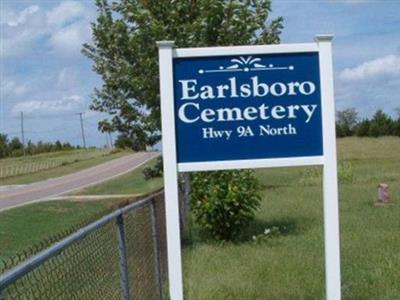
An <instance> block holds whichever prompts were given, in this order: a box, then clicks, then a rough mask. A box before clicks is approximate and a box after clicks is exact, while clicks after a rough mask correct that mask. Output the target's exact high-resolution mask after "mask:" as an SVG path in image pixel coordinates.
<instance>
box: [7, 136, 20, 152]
mask: <svg viewBox="0 0 400 300" xmlns="http://www.w3.org/2000/svg"><path fill="white" fill-rule="evenodd" d="M23 147H24V146H23V145H22V143H21V141H20V140H19V138H17V137H15V138H13V139H12V140H11V142H10V143H9V144H8V149H9V150H10V152H11V153H15V154H17V153H18V152H19V151H22V149H23Z"/></svg>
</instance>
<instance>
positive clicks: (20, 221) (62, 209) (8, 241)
mask: <svg viewBox="0 0 400 300" xmlns="http://www.w3.org/2000/svg"><path fill="white" fill-rule="evenodd" d="M154 163H155V159H153V160H151V161H149V162H147V163H146V164H144V165H142V166H141V167H139V168H138V169H136V170H134V171H132V172H129V173H127V174H125V175H122V176H119V177H117V178H115V179H112V180H110V181H108V182H105V183H101V184H99V185H96V186H93V187H91V188H88V189H85V190H83V191H82V195H89V194H96V195H102V194H108V195H110V194H135V195H138V194H147V193H150V192H154V191H156V190H158V189H160V188H161V187H162V179H160V178H156V179H152V180H149V181H146V180H145V179H144V177H143V174H142V170H143V168H145V167H146V166H150V165H154ZM78 194H80V193H78ZM131 198H132V197H127V198H110V199H102V200H85V199H80V200H57V201H47V202H40V203H34V204H28V205H25V206H21V207H16V208H13V209H9V210H6V211H3V212H0V259H1V258H3V259H4V258H7V257H11V256H13V255H15V254H16V253H18V252H20V251H22V250H24V249H27V248H29V247H30V246H32V245H35V244H36V243H38V242H41V241H43V240H46V239H47V238H49V237H50V236H52V235H55V234H59V233H60V232H63V231H65V230H68V229H70V228H73V227H75V226H77V225H79V224H81V223H82V222H87V221H89V220H94V219H97V218H99V217H101V216H102V215H104V214H106V213H108V212H110V211H112V210H113V209H115V208H117V207H118V206H119V205H120V204H123V203H126V201H127V200H129V199H131Z"/></svg>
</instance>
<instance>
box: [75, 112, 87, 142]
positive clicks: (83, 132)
mask: <svg viewBox="0 0 400 300" xmlns="http://www.w3.org/2000/svg"><path fill="white" fill-rule="evenodd" d="M77 114H78V115H79V118H80V120H81V132H82V141H83V148H85V149H86V139H85V131H84V130H83V119H82V115H83V113H77Z"/></svg>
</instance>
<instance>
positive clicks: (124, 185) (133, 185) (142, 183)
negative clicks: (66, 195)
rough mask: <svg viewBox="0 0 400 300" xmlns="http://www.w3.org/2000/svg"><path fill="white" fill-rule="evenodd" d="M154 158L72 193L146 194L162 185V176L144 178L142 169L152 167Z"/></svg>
mask: <svg viewBox="0 0 400 300" xmlns="http://www.w3.org/2000/svg"><path fill="white" fill-rule="evenodd" d="M155 163H156V159H152V160H151V161H149V162H147V163H146V164H143V165H142V166H140V167H139V168H136V169H135V170H133V171H131V172H129V173H127V174H124V175H121V176H118V177H117V178H114V179H111V180H109V181H106V182H103V183H100V184H98V185H94V186H91V187H88V188H85V189H82V190H80V191H77V192H75V193H74V195H115V194H138V193H140V194H147V193H150V192H154V191H156V190H159V189H161V188H162V186H163V180H162V178H154V179H151V180H146V179H145V178H144V176H143V169H144V168H146V167H152V166H154V164H155Z"/></svg>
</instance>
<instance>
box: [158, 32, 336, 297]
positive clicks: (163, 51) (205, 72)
mask: <svg viewBox="0 0 400 300" xmlns="http://www.w3.org/2000/svg"><path fill="white" fill-rule="evenodd" d="M332 38H333V36H332V35H318V36H317V37H316V42H315V43H308V44H281V45H260V46H233V47H210V48H181V49H175V48H174V42H172V41H161V42H157V45H158V47H159V60H160V94H161V121H162V138H163V161H164V187H165V199H166V226H167V251H168V275H169V292H170V298H171V299H172V300H181V299H183V282H182V262H181V244H180V243H181V241H180V228H179V202H178V176H177V175H178V172H189V171H206V170H223V169H226V170H227V169H240V168H268V167H288V166H307V165H322V166H323V169H324V171H323V195H324V231H325V265H326V267H325V274H326V298H327V299H328V300H340V299H341V284H340V247H339V207H338V184H337V158H336V133H335V107H334V95H333V70H332V46H331V41H332ZM268 55H269V56H268ZM290 55H292V57H290ZM246 56H247V58H246ZM255 56H257V58H254V57H255ZM231 57H238V58H233V59H231V61H233V62H237V63H235V64H234V65H231V66H228V67H226V66H223V65H221V64H222V63H223V62H225V61H226V60H227V59H230V58H231ZM239 58H240V59H239ZM185 59H188V60H187V61H185ZM207 59H209V60H207ZM263 59H265V60H268V61H269V62H271V61H275V62H277V63H278V64H279V63H280V64H282V65H280V66H276V65H275V63H274V64H272V63H269V64H267V63H263ZM296 60H299V62H298V63H297V61H296ZM199 61H200V63H202V64H204V65H206V64H208V65H207V69H204V68H202V67H201V68H198V66H200V65H199ZM286 61H287V62H288V65H287V66H286V65H283V64H284V63H286ZM182 62H183V63H182ZM255 62H257V63H255ZM175 63H176V64H175ZM179 63H181V65H179ZM217 63H218V64H217ZM215 66H218V67H215ZM308 66H310V67H308ZM196 68H197V69H196ZM310 68H314V69H310ZM189 69H193V70H189ZM312 70H314V71H312ZM174 72H176V73H174ZM251 72H253V73H251ZM263 72H264V73H263ZM274 72H275V74H278V75H277V76H278V77H277V78H282V76H287V78H289V79H290V78H291V77H292V78H295V79H296V80H298V79H299V78H300V77H302V76H303V77H304V78H306V77H307V78H308V79H304V80H305V81H303V82H300V81H293V82H289V83H288V85H287V86H288V89H289V91H288V93H289V94H288V95H291V96H293V95H297V94H296V90H295V87H298V88H299V91H297V93H298V94H299V95H298V98H293V97H292V98H290V101H292V102H293V101H296V99H300V100H297V101H300V102H299V103H301V104H302V105H300V104H299V105H295V104H290V103H291V102H290V103H289V104H287V103H286V104H287V106H283V104H282V106H280V105H279V106H276V107H274V108H272V109H271V116H266V115H265V114H266V106H263V105H264V104H262V105H260V106H259V110H260V118H264V120H267V119H269V120H268V122H271V124H277V123H279V122H289V121H290V124H288V126H286V127H285V128H286V129H285V128H283V127H282V128H281V130H280V131H277V130H275V131H272V132H280V133H282V132H283V133H285V134H293V137H292V136H290V137H289V136H288V137H286V138H285V139H281V140H273V139H274V138H275V137H264V136H263V137H262V138H260V137H256V138H258V140H256V139H255V138H253V139H252V141H253V143H252V149H251V150H250V152H251V151H253V153H250V152H249V153H241V152H240V149H239V151H238V147H237V146H238V145H241V144H240V143H241V142H239V144H232V143H234V142H235V141H232V140H230V141H229V138H228V134H227V136H226V141H223V140H221V143H219V144H215V143H214V142H213V143H210V142H209V141H208V139H209V137H208V134H209V133H210V134H211V133H212V130H213V128H212V129H211V130H210V129H209V127H207V128H205V129H202V128H201V126H202V123H201V122H203V123H204V122H207V124H208V123H209V122H212V121H214V119H215V118H214V119H213V118H211V117H213V116H214V115H213V114H215V112H213V111H212V109H211V108H209V107H208V108H204V107H203V109H204V110H206V112H205V113H204V114H203V113H202V114H200V112H199V115H198V116H197V115H193V113H197V110H200V108H201V105H204V106H207V104H208V103H213V105H215V103H216V102H215V101H220V102H217V103H218V104H220V103H228V102H224V101H236V102H234V103H235V105H243V103H248V102H246V101H247V100H248V99H247V100H246V99H245V98H247V97H249V96H248V95H249V93H250V92H251V91H250V89H249V87H250V84H246V83H244V84H242V86H241V87H240V88H241V89H242V90H238V89H237V84H238V83H239V82H244V81H245V80H247V79H251V80H252V84H253V89H256V92H254V91H253V92H254V95H253V97H256V96H260V93H261V90H260V86H261V87H262V88H263V90H262V91H263V92H264V94H263V96H264V95H265V94H266V92H265V91H266V90H267V88H268V86H267V85H266V83H260V82H259V81H258V80H261V79H263V78H264V79H265V78H267V79H271V78H273V76H274V75H273V74H274ZM277 72H287V73H277ZM290 72H291V73H290ZM318 72H319V76H317V77H319V78H315V76H316V74H318ZM311 73H312V75H313V76H314V77H310V76H311V75H310V74H311ZM210 74H211V75H210ZM216 74H217V75H216ZM218 74H221V75H218ZM254 74H256V76H255V75H254ZM175 75H176V77H179V78H178V79H182V78H183V77H185V78H184V80H178V79H176V78H175V77H174V76H175ZM235 75H236V77H237V78H236V77H232V76H235ZM188 76H189V77H190V78H192V77H195V76H198V80H197V79H187V78H186V77H188ZM201 76H203V77H201ZM204 76H211V77H204ZM218 76H220V77H218ZM224 76H225V77H224ZM227 76H229V77H227ZM246 76H247V77H246ZM251 76H252V77H251ZM263 76H264V77H263ZM265 76H269V77H265ZM279 76H280V77H279ZM285 78H286V77H285ZM310 78H313V79H314V80H315V81H318V82H317V83H313V82H311V81H310ZM218 79H221V80H225V82H226V79H228V80H229V82H230V85H228V84H225V85H219V86H217V89H216V90H217V91H218V96H221V97H220V98H222V100H204V98H205V97H207V96H208V97H215V96H214V95H213V94H212V90H211V89H212V87H211V83H210V82H214V81H218ZM207 80H208V81H207ZM198 81H199V82H203V83H204V82H207V84H208V85H207V86H206V87H205V88H204V90H206V91H207V92H206V93H204V94H200V93H196V86H195V84H197V82H198ZM176 82H179V83H180V84H181V85H182V91H183V92H182V93H181V94H179V91H177V90H175V91H174V86H175V84H176ZM203 87H204V86H203ZM229 88H231V89H232V90H231V91H230V93H231V98H233V97H235V99H234V100H231V99H229V97H228V99H223V98H226V96H225V94H224V90H228V89H229ZM284 88H285V89H286V87H285V86H284V84H283V83H282V82H276V83H275V84H272V85H271V86H270V91H271V94H272V95H269V96H271V97H272V96H282V94H283V90H284ZM238 91H240V95H239V94H238V93H239V92H238ZM300 92H301V94H302V95H300ZM314 92H315V93H316V94H315V95H314V94H313V93H314ZM310 95H311V96H310ZM196 96H199V97H198V98H201V96H203V100H201V99H200V100H201V101H202V102H195V101H197V100H196ZM241 97H242V98H243V99H241ZM264 98H266V97H264ZM264 98H262V99H256V98H254V99H255V100H257V101H264V100H265V99H264ZM317 98H318V99H317ZM188 99H191V101H194V102H190V103H189V102H188ZM193 99H194V100H193ZM280 99H282V98H279V99H278V98H277V97H276V99H274V100H275V101H276V102H279V101H282V100H280ZM182 100H183V101H182ZM241 100H243V101H241ZM267 100H268V99H267ZM267 100H265V101H267ZM269 100H271V99H269ZM179 101H180V102H179ZM204 101H206V102H204ZM207 101H209V102H207ZM210 101H211V102H210ZM285 101H287V99H286V100H283V102H285ZM305 101H316V102H315V103H314V102H312V103H311V102H310V103H311V104H309V105H308V104H304V102H305ZM318 101H320V102H318ZM182 103H184V104H182ZM200 103H201V104H200ZM230 103H232V102H230ZM257 103H259V102H257ZM178 106H179V117H180V120H177V119H176V117H177V113H176V109H177V108H178ZM189 108H191V109H192V110H191V111H189ZM241 108H242V107H239V108H238V107H235V108H233V109H234V110H235V112H236V113H237V114H238V110H239V109H241ZM267 108H268V107H267ZM185 109H188V110H185ZM229 109H230V108H224V112H227V111H228V110H229ZM302 110H303V111H302ZM232 111H233V110H232ZM232 111H230V113H232ZM243 111H244V114H243V116H245V117H246V116H247V117H248V120H251V121H252V123H251V122H249V124H250V125H252V126H253V125H254V124H257V123H255V122H257V121H254V120H255V119H256V118H257V116H256V113H257V108H255V107H246V108H244V110H243ZM298 111H300V113H302V115H301V114H300V113H298V115H296V112H298ZM228 112H229V111H228ZM200 116H201V117H202V118H203V120H202V119H201V118H200ZM210 116H211V117H210ZM228 116H229V118H230V119H228V121H231V120H232V118H233V117H232V116H233V115H232V114H231V115H228ZM273 117H275V119H276V120H272V121H271V119H272V118H273ZM285 117H286V119H287V120H286V119H285ZM270 118H271V119H270ZM302 118H303V119H302ZM281 119H283V120H281ZM289 119H290V120H289ZM292 119H295V120H292ZM182 120H183V122H182ZM241 120H243V119H241ZM223 121H227V119H226V118H225V119H223ZM263 122H264V123H265V121H263ZM273 122H275V123H273ZM293 122H294V123H293ZM296 122H297V123H296ZM197 123H199V124H197ZM231 123H232V125H228V124H227V122H224V126H225V127H224V128H225V129H226V128H227V126H228V127H229V126H236V125H235V123H234V122H231ZM292 123H293V124H294V125H293V124H292ZM250 125H249V126H248V128H250V131H251V128H252V127H251V126H250ZM195 126H200V127H195ZM218 126H219V124H217V123H214V127H218ZM258 126H261V127H262V125H258ZM268 126H269V125H268ZM296 126H297V128H296ZM321 127H322V128H321ZM232 128H234V127H232ZM288 128H289V129H288ZM268 130H269V128H268ZM268 130H267V129H265V130H263V132H262V133H267V132H268ZM288 131H290V132H288ZM201 132H203V137H201ZM232 132H233V130H232V131H231V133H232ZM247 132H248V130H247ZM239 133H240V134H241V132H239ZM262 133H260V134H259V135H263V134H262ZM196 134H200V138H199V139H198V141H199V144H198V145H193V144H196V143H197V140H193V136H196ZM206 134H207V136H206ZM229 136H230V134H229ZM239 137H241V136H240V135H239ZM303 139H306V140H303ZM214 140H215V139H214ZM282 140H283V142H281V144H279V141H282ZM237 141H243V143H244V144H246V143H247V142H246V139H245V138H242V139H237ZM254 141H256V142H254ZM274 141H278V143H275V142H274ZM263 143H267V146H271V147H267V148H268V151H269V152H268V151H266V150H265V149H266V148H265V144H263ZM296 143H297V144H296ZM304 144H306V146H304ZM319 144H321V145H320V146H319ZM218 145H219V146H218ZM232 145H236V147H235V148H234V151H231V152H232V153H229V152H230V151H229V150H228V151H227V150H226V149H230V148H229V147H232ZM274 145H275V146H274ZM296 145H299V149H298V151H297V150H296ZM193 146H195V148H193ZM190 147H192V148H190ZM196 147H197V148H196ZM209 147H211V148H209ZM218 147H220V148H218ZM224 147H228V148H224ZM257 147H259V148H257ZM274 147H275V148H274ZM307 147H308V148H307ZM239 148H240V147H239ZM243 148H244V149H248V147H243ZM272 148H274V149H272ZM292 148H293V149H294V150H293V149H292ZM188 149H189V150H188ZM257 149H258V150H257ZM259 149H261V151H259ZM193 150H194V151H198V152H196V154H193ZM235 151H236V152H235ZM257 151H258V152H257ZM274 151H275V152H274ZM279 151H282V155H280V152H279ZM296 151H297V152H296ZM221 153H222V154H221ZM260 153H261V154H260ZM213 155H214V156H213ZM218 155H219V156H218ZM221 155H222V156H223V157H222V156H221ZM225 155H226V156H225ZM260 155H261V156H260ZM210 156H213V157H214V158H212V159H208V157H210Z"/></svg>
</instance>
